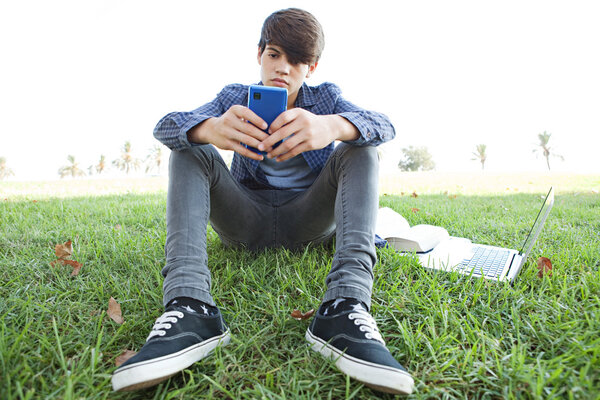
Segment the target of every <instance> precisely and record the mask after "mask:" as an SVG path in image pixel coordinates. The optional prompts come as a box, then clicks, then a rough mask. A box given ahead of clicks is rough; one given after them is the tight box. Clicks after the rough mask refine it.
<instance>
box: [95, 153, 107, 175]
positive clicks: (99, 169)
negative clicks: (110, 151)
mask: <svg viewBox="0 0 600 400" xmlns="http://www.w3.org/2000/svg"><path fill="white" fill-rule="evenodd" d="M94 169H95V170H96V173H97V174H101V173H103V172H104V170H105V169H106V157H104V156H102V155H101V156H100V161H98V164H96V165H95V166H94Z"/></svg>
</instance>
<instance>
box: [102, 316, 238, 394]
mask: <svg viewBox="0 0 600 400" xmlns="http://www.w3.org/2000/svg"><path fill="white" fill-rule="evenodd" d="M230 340H231V337H230V334H229V329H228V328H227V326H226V325H225V323H224V321H223V317H222V316H221V313H220V312H219V311H218V310H217V313H216V314H215V315H203V314H200V313H197V312H193V311H192V310H191V309H189V308H183V307H178V306H169V307H167V309H166V310H165V313H164V314H163V315H161V316H160V317H159V318H158V319H157V320H156V322H155V323H154V326H153V327H152V331H151V332H150V335H148V338H147V339H146V343H145V344H144V346H143V347H142V349H141V350H140V352H139V353H138V354H136V355H135V356H133V357H132V358H130V359H129V360H127V361H126V362H125V363H123V364H122V365H121V366H120V367H119V368H117V370H116V371H115V372H114V373H113V376H112V386H113V390H139V389H144V388H147V387H150V386H154V385H156V384H158V383H159V382H162V381H164V380H166V379H168V378H170V377H171V376H173V375H175V374H176V373H177V372H179V371H181V370H183V369H185V368H187V367H189V366H190V365H192V364H193V363H195V362H196V361H199V360H201V359H203V358H204V357H206V356H207V355H209V354H210V353H211V352H212V351H213V350H214V349H215V348H216V347H217V346H218V345H219V344H221V345H226V344H227V343H229V341H230Z"/></svg>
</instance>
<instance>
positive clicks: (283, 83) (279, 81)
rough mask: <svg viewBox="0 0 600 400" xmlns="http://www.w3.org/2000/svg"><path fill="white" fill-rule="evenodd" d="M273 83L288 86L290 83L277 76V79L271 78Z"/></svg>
mask: <svg viewBox="0 0 600 400" xmlns="http://www.w3.org/2000/svg"><path fill="white" fill-rule="evenodd" d="M271 83H273V86H279V87H287V86H288V83H287V82H286V81H285V80H283V79H280V78H275V79H271Z"/></svg>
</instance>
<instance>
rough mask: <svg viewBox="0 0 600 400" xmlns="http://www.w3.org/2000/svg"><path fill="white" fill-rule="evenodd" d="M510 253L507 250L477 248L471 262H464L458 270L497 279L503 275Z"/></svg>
mask: <svg viewBox="0 0 600 400" xmlns="http://www.w3.org/2000/svg"><path fill="white" fill-rule="evenodd" d="M509 254H510V252H509V251H508V250H505V249H490V248H487V247H477V248H476V250H475V253H474V254H473V257H472V258H471V259H470V260H464V261H463V262H462V263H460V264H459V265H458V266H457V267H456V269H457V270H458V271H462V272H466V273H471V271H473V273H474V274H478V275H482V276H486V277H488V278H491V277H497V276H499V275H500V274H501V273H502V270H503V269H504V265H505V264H506V260H507V259H508V256H509Z"/></svg>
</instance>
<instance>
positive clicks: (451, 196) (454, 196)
mask: <svg viewBox="0 0 600 400" xmlns="http://www.w3.org/2000/svg"><path fill="white" fill-rule="evenodd" d="M448 197H449V198H451V199H455V198H456V195H455V194H451V195H448Z"/></svg>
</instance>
